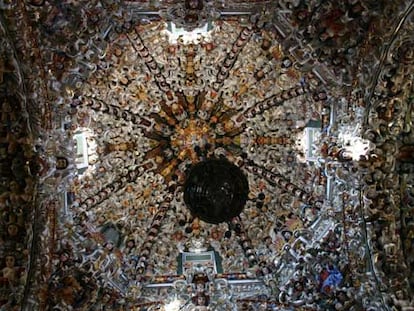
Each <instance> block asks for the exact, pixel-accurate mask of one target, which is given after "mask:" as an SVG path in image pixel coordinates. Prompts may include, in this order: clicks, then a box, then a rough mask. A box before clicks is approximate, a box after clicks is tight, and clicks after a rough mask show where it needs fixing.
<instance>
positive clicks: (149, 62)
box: [127, 26, 171, 93]
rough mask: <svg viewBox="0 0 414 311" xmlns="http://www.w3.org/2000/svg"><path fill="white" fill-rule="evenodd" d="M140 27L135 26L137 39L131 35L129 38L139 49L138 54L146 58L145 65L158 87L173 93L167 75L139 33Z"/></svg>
mask: <svg viewBox="0 0 414 311" xmlns="http://www.w3.org/2000/svg"><path fill="white" fill-rule="evenodd" d="M139 32H140V31H139V27H138V26H137V27H135V33H136V35H137V40H136V41H134V40H132V39H131V37H130V36H129V35H127V38H128V40H129V42H130V43H131V45H132V47H133V48H134V50H135V51H137V53H138V55H139V56H140V57H141V58H142V59H143V60H144V62H145V65H146V66H147V68H148V69H149V71H150V72H151V74H152V75H153V77H154V79H155V82H156V84H157V86H158V88H159V89H160V90H161V91H163V92H169V93H171V87H170V85H169V84H168V83H167V81H166V80H165V77H164V76H163V74H162V73H161V69H160V67H159V66H158V64H157V62H156V61H155V59H154V57H153V56H152V55H151V54H150V52H149V50H148V48H147V47H146V46H145V44H144V42H143V41H142V38H141V36H140V35H139Z"/></svg>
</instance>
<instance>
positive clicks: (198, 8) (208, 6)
mask: <svg viewBox="0 0 414 311" xmlns="http://www.w3.org/2000/svg"><path fill="white" fill-rule="evenodd" d="M216 2H217V1H212V0H207V1H203V0H186V1H184V3H177V4H175V5H173V6H170V7H168V8H165V9H163V10H161V12H160V15H161V16H162V17H163V18H165V19H166V20H168V21H172V22H173V23H174V24H175V25H176V26H177V27H179V28H183V29H184V30H186V31H192V30H194V29H197V28H201V27H203V26H204V25H205V24H206V23H207V22H209V21H214V20H216V19H218V18H219V17H220V12H219V11H218V10H217V7H218V6H220V4H219V3H218V4H217V3H216Z"/></svg>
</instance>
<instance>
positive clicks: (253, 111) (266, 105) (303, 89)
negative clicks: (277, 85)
mask: <svg viewBox="0 0 414 311" xmlns="http://www.w3.org/2000/svg"><path fill="white" fill-rule="evenodd" d="M309 91H310V87H309V85H303V86H302V85H298V86H295V87H292V88H290V89H288V90H283V91H282V92H280V93H277V94H275V95H273V96H271V97H268V98H266V99H264V100H262V101H260V102H257V103H256V104H255V105H254V106H253V107H250V108H249V109H247V110H246V111H244V112H243V114H242V115H240V116H239V117H238V118H240V117H242V118H245V119H249V118H254V117H255V116H256V115H258V114H262V113H263V112H265V111H266V110H268V109H270V108H273V107H277V106H281V105H283V103H284V102H285V101H288V100H290V99H293V98H295V97H299V96H301V95H303V94H305V93H308V92H309Z"/></svg>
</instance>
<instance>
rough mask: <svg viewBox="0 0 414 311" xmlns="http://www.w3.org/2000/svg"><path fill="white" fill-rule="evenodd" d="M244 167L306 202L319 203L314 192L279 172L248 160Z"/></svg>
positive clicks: (310, 203)
mask: <svg viewBox="0 0 414 311" xmlns="http://www.w3.org/2000/svg"><path fill="white" fill-rule="evenodd" d="M244 167H245V169H246V170H248V171H249V172H250V173H253V174H255V175H258V176H261V177H263V178H264V179H266V180H267V181H268V182H270V183H272V184H274V185H275V186H277V187H279V188H280V189H282V190H284V191H285V192H287V193H290V194H291V195H293V196H294V197H296V198H298V199H299V200H301V201H302V202H304V203H306V204H309V205H315V204H316V203H317V200H315V198H314V197H313V196H312V194H310V193H307V192H306V191H305V190H303V189H301V188H299V187H298V186H296V185H295V184H293V183H291V182H290V181H289V180H287V179H286V178H285V177H283V176H282V175H280V174H278V173H273V172H271V171H269V170H267V169H265V168H263V167H260V166H259V165H257V164H255V163H254V162H253V161H246V164H245V165H244Z"/></svg>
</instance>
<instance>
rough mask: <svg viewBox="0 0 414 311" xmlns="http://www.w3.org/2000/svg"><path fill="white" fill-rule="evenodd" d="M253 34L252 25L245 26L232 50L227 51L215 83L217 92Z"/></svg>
mask: <svg viewBox="0 0 414 311" xmlns="http://www.w3.org/2000/svg"><path fill="white" fill-rule="evenodd" d="M252 34H253V27H252V26H250V27H244V28H243V29H242V31H241V32H240V34H239V36H238V37H237V40H236V41H235V42H234V43H233V46H232V48H231V50H230V52H228V53H227V55H226V58H225V59H224V61H223V64H222V65H221V69H220V71H219V73H218V74H217V79H216V82H215V83H214V85H213V89H214V90H215V91H216V92H218V91H219V90H220V89H221V87H222V86H223V83H224V81H225V80H226V79H227V78H228V76H229V72H230V70H231V68H233V66H234V64H235V63H236V61H237V57H238V56H239V54H240V52H241V51H242V50H243V48H244V47H245V46H246V44H247V42H248V41H249V39H250V37H251V36H252Z"/></svg>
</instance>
